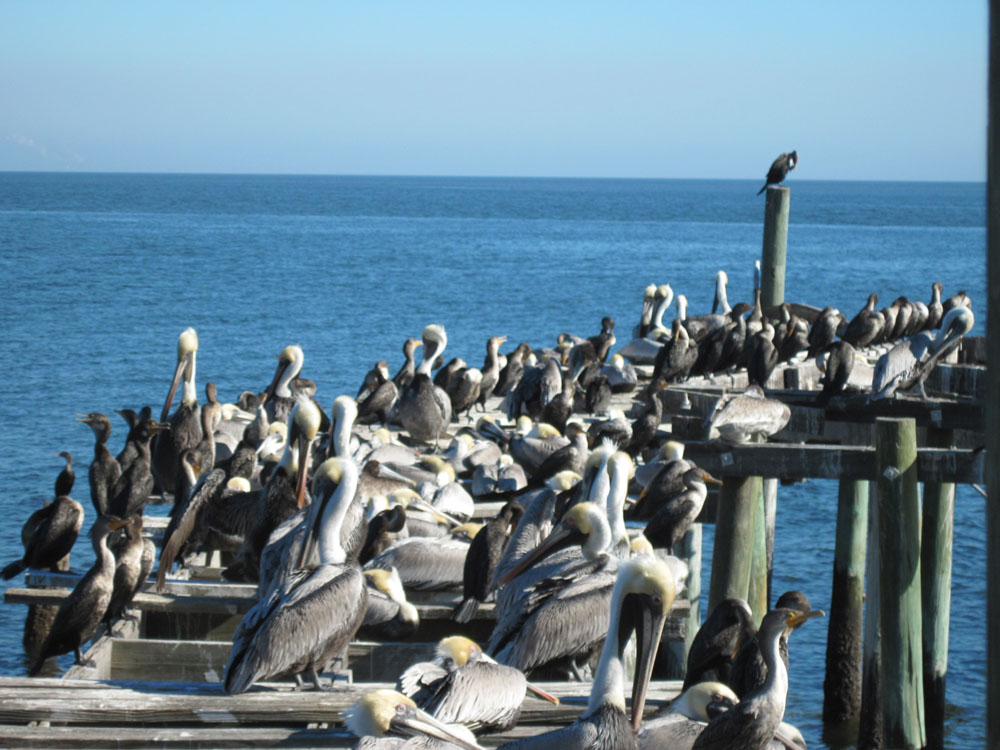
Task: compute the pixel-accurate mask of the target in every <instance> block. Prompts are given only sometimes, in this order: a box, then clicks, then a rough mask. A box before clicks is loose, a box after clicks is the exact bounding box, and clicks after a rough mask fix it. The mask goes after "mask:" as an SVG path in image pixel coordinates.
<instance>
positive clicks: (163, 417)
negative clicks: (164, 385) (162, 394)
mask: <svg viewBox="0 0 1000 750" xmlns="http://www.w3.org/2000/svg"><path fill="white" fill-rule="evenodd" d="M190 363H191V353H190V352H188V353H187V354H185V355H184V356H183V357H181V358H180V359H179V360H177V369H175V370H174V379H173V380H171V381H170V391H169V392H168V393H167V400H166V401H165V402H164V403H163V411H162V412H160V421H161V422H166V421H167V415H168V414H170V407H171V406H172V405H173V403H174V394H175V393H177V386H178V385H179V384H180V382H181V378H182V377H184V375H185V373H186V372H187V370H188V367H189V365H190Z"/></svg>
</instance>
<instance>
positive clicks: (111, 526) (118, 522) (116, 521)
mask: <svg viewBox="0 0 1000 750" xmlns="http://www.w3.org/2000/svg"><path fill="white" fill-rule="evenodd" d="M111 519H112V520H111V521H110V522H109V523H108V530H109V531H117V530H118V529H120V528H122V527H123V526H128V525H129V524H130V523H131V521H130V520H129V519H127V518H117V517H115V516H111Z"/></svg>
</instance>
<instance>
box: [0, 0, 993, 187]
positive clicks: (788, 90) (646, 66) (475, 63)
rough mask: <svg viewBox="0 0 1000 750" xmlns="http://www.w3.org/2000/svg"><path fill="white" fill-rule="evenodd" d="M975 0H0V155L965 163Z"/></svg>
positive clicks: (973, 98)
mask: <svg viewBox="0 0 1000 750" xmlns="http://www.w3.org/2000/svg"><path fill="white" fill-rule="evenodd" d="M987 35H988V4H987V3H986V2H985V0H956V2H952V3H942V2H936V3H931V2H922V1H921V0H879V1H878V2H870V1H863V2H852V1H844V2H837V3H814V2H803V1H802V0H794V1H791V0H790V1H789V2H770V1H769V0H755V2H724V1H721V0H720V1H719V2H705V3H695V2H690V0H686V1H684V2H673V1H671V0H660V1H659V2H641V1H639V0H637V1H636V2H622V3H607V2H587V1H586V0H574V1H573V2H559V1H558V0H551V1H549V2H545V1H544V0H543V1H541V2H539V0H533V1H531V2H521V1H520V0H505V1H504V2H502V3H501V2H469V1H468V0H465V1H464V2H434V1H433V0H421V2H380V1H379V0H365V2H360V1H359V2H318V1H317V2H312V1H309V0H299V1H296V0H287V1H285V2H250V1H247V2H243V1H241V2H225V1H222V0H215V1H210V2H187V1H185V0H176V1H174V2H159V3H154V2H134V1H129V2H108V1H102V0H88V2H85V3H82V2H76V1H75V0H73V1H72V2H55V1H52V0H0V170H4V171H9V170H27V171H88V172H202V173H281V174H399V175H408V174H413V175H495V176H553V177H641V178H755V179H757V178H762V177H763V176H764V174H765V173H766V172H767V167H768V166H769V165H770V162H771V160H772V159H773V158H774V157H776V156H777V155H778V154H780V153H782V152H784V151H790V150H792V149H796V150H798V152H799V159H800V163H799V167H798V170H797V172H796V176H797V177H799V178H803V179H864V180H972V181H980V180H984V179H985V173H986V120H987V116H986V112H987V109H986V104H987V102H986V92H987V58H988V44H987V42H988V39H987Z"/></svg>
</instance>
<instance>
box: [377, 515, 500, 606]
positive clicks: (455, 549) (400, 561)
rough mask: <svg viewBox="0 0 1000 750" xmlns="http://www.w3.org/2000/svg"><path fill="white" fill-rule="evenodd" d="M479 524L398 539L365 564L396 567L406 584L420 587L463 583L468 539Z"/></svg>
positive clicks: (434, 588) (449, 586) (431, 588)
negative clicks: (441, 533) (435, 534)
mask: <svg viewBox="0 0 1000 750" xmlns="http://www.w3.org/2000/svg"><path fill="white" fill-rule="evenodd" d="M480 528H481V527H480V525H479V524H472V523H470V524H462V525H461V526H456V527H455V528H454V529H452V530H451V535H450V537H449V538H444V539H442V538H440V537H435V538H431V537H422V536H411V537H407V538H406V539H399V540H397V541H396V542H395V543H394V544H392V545H391V546H390V547H389V548H388V549H386V550H385V551H384V552H383V553H382V554H380V555H377V556H376V557H373V558H372V559H371V560H369V561H368V563H366V565H365V567H366V568H368V569H371V568H396V569H397V570H399V575H400V578H401V579H402V580H403V585H404V586H406V587H407V588H410V589H416V590H418V591H441V590H445V589H459V588H461V587H462V571H463V569H464V566H465V557H466V555H467V554H468V552H469V542H470V541H471V540H472V539H473V538H474V537H475V536H476V534H477V533H478V531H479V529H480Z"/></svg>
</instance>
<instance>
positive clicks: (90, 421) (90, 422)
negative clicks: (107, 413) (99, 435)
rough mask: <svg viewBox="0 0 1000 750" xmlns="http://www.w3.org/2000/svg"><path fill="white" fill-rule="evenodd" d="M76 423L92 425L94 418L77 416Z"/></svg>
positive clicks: (83, 415)
mask: <svg viewBox="0 0 1000 750" xmlns="http://www.w3.org/2000/svg"><path fill="white" fill-rule="evenodd" d="M76 421H77V422H85V423H86V424H93V423H94V418H93V417H91V416H90V415H89V414H77V415H76Z"/></svg>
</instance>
